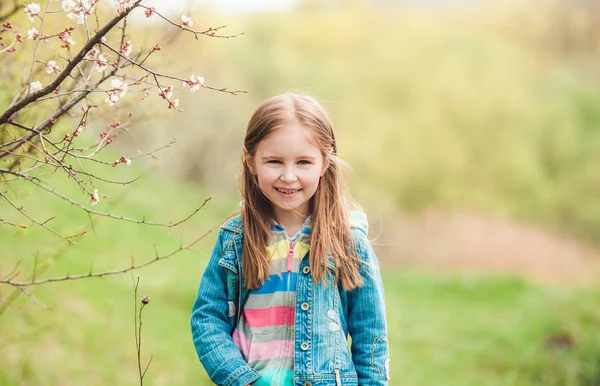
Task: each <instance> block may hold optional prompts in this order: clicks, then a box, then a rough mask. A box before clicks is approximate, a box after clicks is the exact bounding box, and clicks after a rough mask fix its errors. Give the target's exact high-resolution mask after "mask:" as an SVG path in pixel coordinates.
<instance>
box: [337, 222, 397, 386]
mask: <svg viewBox="0 0 600 386" xmlns="http://www.w3.org/2000/svg"><path fill="white" fill-rule="evenodd" d="M353 233H354V241H355V243H356V248H357V252H358V255H359V256H360V258H361V260H362V264H361V266H360V267H359V269H360V272H361V276H362V277H363V280H364V285H363V286H362V287H358V288H355V289H353V290H351V291H348V292H347V301H348V316H347V317H348V332H349V334H350V336H351V337H352V347H351V350H352V361H353V362H354V367H355V368H356V372H357V374H358V384H359V386H387V384H388V379H389V348H388V339H387V324H386V311H385V300H384V295H383V283H382V281H381V272H380V270H379V263H378V261H377V257H376V256H375V252H374V251H373V247H372V246H371V243H370V242H369V240H368V239H367V237H366V235H365V234H364V233H363V232H362V231H360V230H353Z"/></svg>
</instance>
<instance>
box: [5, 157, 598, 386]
mask: <svg viewBox="0 0 600 386" xmlns="http://www.w3.org/2000/svg"><path fill="white" fill-rule="evenodd" d="M122 170H123V171H122V173H125V174H128V173H131V174H132V175H134V174H135V173H144V172H143V171H142V169H135V168H134V167H132V168H131V169H127V170H125V169H122ZM125 174H123V175H121V177H123V178H124V177H126V175H125ZM129 177H130V176H129ZM52 181H53V185H54V186H57V187H58V188H60V189H62V191H64V192H67V193H69V194H71V195H72V197H75V198H77V199H78V200H81V201H82V202H87V200H88V199H87V197H85V196H82V195H81V194H80V193H78V192H77V191H76V190H73V189H70V188H69V185H68V184H67V183H66V182H65V181H64V180H61V179H60V178H54V179H53V180H52ZM13 186H14V185H13ZM14 188H15V191H14V192H16V193H18V194H19V197H20V198H19V199H18V200H15V202H16V203H18V204H19V205H25V207H26V208H27V209H28V210H29V213H30V214H31V215H35V216H36V217H38V218H45V216H49V215H51V214H56V215H58V217H57V218H56V220H53V221H52V222H51V224H53V226H55V229H57V230H60V231H61V232H63V233H65V234H70V233H75V232H78V231H80V230H82V229H88V230H89V233H88V234H87V235H85V236H84V237H82V238H81V240H80V241H79V242H78V244H77V245H76V246H72V247H69V248H65V246H64V244H65V243H64V242H63V241H62V240H60V239H59V238H57V237H55V236H53V235H51V234H50V233H48V232H47V231H45V230H42V229H39V227H37V228H36V227H33V228H31V229H27V230H21V229H16V228H13V227H3V228H2V229H1V232H0V244H1V245H2V248H1V250H0V254H1V259H0V272H4V273H5V272H8V271H10V270H12V268H13V266H14V264H15V263H16V262H17V261H21V265H20V268H19V269H20V271H21V272H23V275H22V278H23V279H24V278H26V277H27V274H26V273H27V272H29V274H30V273H31V267H32V266H33V261H34V258H35V257H34V256H35V255H36V254H37V255H38V261H40V263H39V264H38V272H39V271H40V270H41V269H42V268H43V267H47V268H46V271H45V272H43V273H38V275H39V276H41V277H50V276H55V275H59V276H60V275H65V274H67V273H70V274H77V273H86V272H88V271H89V270H90V265H91V264H92V263H93V267H94V270H95V271H99V270H103V269H116V268H123V267H127V266H128V265H129V264H130V262H131V259H132V256H133V257H134V258H135V261H136V262H141V261H146V260H148V259H151V258H153V256H154V247H153V245H156V249H157V250H158V252H159V253H160V254H163V253H167V252H169V251H170V250H172V249H174V248H177V247H178V246H179V245H180V243H181V242H182V241H183V243H184V244H185V243H187V242H189V241H191V240H193V239H194V238H195V237H197V236H199V235H200V234H202V233H203V232H204V231H205V230H206V229H208V228H209V227H211V226H213V225H215V224H217V223H218V222H219V221H220V220H222V219H223V218H224V217H225V216H226V215H227V213H228V212H229V211H230V210H231V209H234V208H235V207H236V205H237V204H236V201H237V200H236V198H235V197H224V196H217V197H215V198H214V199H213V200H212V201H211V202H210V203H209V205H208V206H207V207H206V208H205V209H203V210H202V211H201V212H200V213H198V214H197V215H196V216H195V217H193V218H192V219H191V220H190V221H188V222H187V223H185V224H182V225H180V226H178V227H176V228H173V229H170V230H169V229H166V228H159V227H151V226H147V225H139V224H133V223H127V222H123V221H117V220H111V219H107V218H100V217H92V219H93V223H94V226H93V228H92V227H91V225H90V218H88V216H87V215H84V214H82V213H81V212H80V211H78V210H76V208H73V207H71V206H70V205H64V203H62V202H59V201H55V200H52V199H50V196H48V195H45V194H42V193H41V192H36V191H34V190H30V189H31V188H30V187H29V186H27V185H22V186H14ZM101 193H104V194H107V195H109V196H110V197H103V198H102V199H101V203H100V205H98V206H97V207H94V208H95V209H98V210H100V211H110V212H111V213H114V214H120V215H126V216H132V217H136V218H142V217H145V218H146V219H147V220H149V221H165V222H166V221H170V220H178V219H180V218H183V217H185V215H186V214H187V213H189V212H191V211H192V210H193V209H194V208H195V207H197V206H198V205H199V204H201V203H202V202H203V200H204V198H205V193H204V192H201V191H200V190H199V189H198V188H197V187H194V186H191V185H185V184H182V183H174V182H170V181H165V180H159V179H156V178H155V177H152V175H146V176H145V177H143V178H142V179H141V180H140V181H138V182H136V183H135V184H134V186H132V187H130V188H123V187H119V188H115V189H113V190H111V189H109V188H108V187H106V188H103V190H101ZM0 209H1V212H2V216H3V217H4V218H5V219H6V220H8V221H12V222H17V223H21V224H25V225H28V224H27V223H26V222H25V221H24V219H23V218H22V217H19V215H18V213H17V212H15V211H14V210H12V209H11V208H9V207H8V206H7V204H6V203H5V202H2V203H1V204H0ZM214 237H215V234H214V233H213V234H211V235H210V236H209V237H208V238H207V240H205V241H204V242H202V243H200V245H199V246H198V247H197V248H195V253H192V252H189V251H184V252H181V253H180V254H177V255H175V256H173V257H171V258H169V259H168V260H166V261H162V262H158V263H156V264H154V265H151V266H149V267H146V268H143V269H141V270H138V271H136V272H135V273H134V275H135V277H136V278H137V277H139V278H140V289H139V293H140V295H148V296H150V297H151V298H152V301H151V303H150V304H149V305H148V306H147V307H146V308H145V310H144V314H143V331H142V336H143V341H142V358H143V361H144V362H146V361H148V360H149V359H150V357H151V356H152V363H151V365H150V368H149V370H148V373H147V376H146V378H145V383H146V384H147V385H189V384H196V385H209V384H211V383H210V381H209V380H208V378H207V376H206V374H205V373H204V371H203V369H202V366H201V365H200V364H199V362H198V360H197V358H196V354H195V350H194V348H193V345H192V342H191V336H190V329H189V313H190V308H191V305H192V302H193V300H194V297H195V292H196V289H197V286H198V283H199V279H200V276H201V274H202V270H203V269H204V267H205V265H206V263H207V258H208V253H209V251H210V248H211V246H212V242H213V241H214ZM384 272H385V274H384V283H385V290H386V296H387V299H386V300H387V305H388V324H389V341H390V345H391V351H392V355H391V357H392V362H391V375H392V381H391V383H390V384H391V385H460V386H467V385H561V386H563V385H598V384H600V330H599V329H598V325H599V324H600V289H599V288H586V289H584V288H564V287H549V286H540V285H536V284H533V283H530V282H527V281H526V280H524V279H520V278H516V277H501V276H486V275H476V274H466V273H464V274H460V273H458V274H456V273H455V274H451V275H449V274H434V273H430V272H425V271H416V270H414V269H413V270H407V269H404V268H402V267H397V266H393V265H392V264H390V265H388V266H384ZM30 290H31V289H30ZM12 292H13V290H12V289H11V288H10V287H8V286H0V297H1V298H2V301H3V302H6V301H7V299H8V298H9V297H10V296H11V293H12ZM31 292H32V295H33V296H34V297H35V299H36V301H37V302H39V303H41V304H43V305H44V306H45V307H48V308H49V309H45V308H43V307H42V306H40V305H38V304H36V303H35V302H33V301H32V300H30V299H29V298H27V297H26V296H20V297H19V298H18V299H17V300H16V301H15V302H14V303H13V304H11V305H10V306H9V307H8V308H7V310H6V311H5V312H4V313H3V314H1V315H0V384H1V385H8V386H10V385H58V384H60V385H80V384H86V385H128V384H136V383H139V380H138V379H137V364H136V350H135V343H134V321H133V313H134V309H133V284H132V277H131V275H129V274H123V275H119V276H111V277H106V278H102V279H95V278H94V279H84V280H79V281H71V282H61V283H51V284H46V285H43V286H39V287H36V288H34V289H32V291H31ZM0 304H2V303H0Z"/></svg>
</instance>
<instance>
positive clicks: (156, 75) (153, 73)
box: [101, 43, 248, 95]
mask: <svg viewBox="0 0 600 386" xmlns="http://www.w3.org/2000/svg"><path fill="white" fill-rule="evenodd" d="M101 44H102V45H103V46H105V47H106V48H108V49H109V50H111V51H112V52H114V53H115V54H117V55H118V56H119V57H121V58H123V59H125V60H127V61H128V62H129V63H131V64H132V65H134V66H137V67H139V68H141V69H142V70H144V71H147V72H149V73H150V74H152V75H154V77H155V78H156V77H161V78H165V79H172V80H176V81H179V82H183V83H189V82H188V80H187V79H183V78H180V77H177V76H172V75H165V74H161V73H158V72H156V71H153V70H151V69H149V68H146V67H144V66H143V65H142V64H141V63H137V62H134V61H133V60H131V59H129V58H128V57H127V56H125V55H123V54H121V53H120V52H119V51H117V50H115V49H114V48H112V47H111V46H109V45H108V44H106V43H101ZM156 86H157V87H158V88H161V86H160V84H159V83H158V80H157V81H156ZM200 86H201V87H202V88H207V89H209V90H213V91H219V92H224V93H228V94H231V95H237V94H247V93H248V92H247V91H244V90H233V91H230V90H227V88H226V87H225V88H217V87H211V86H205V85H203V84H201V85H200ZM161 90H162V89H161Z"/></svg>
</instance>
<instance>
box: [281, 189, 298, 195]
mask: <svg viewBox="0 0 600 386" xmlns="http://www.w3.org/2000/svg"><path fill="white" fill-rule="evenodd" d="M277 190H279V191H280V192H281V193H286V194H292V193H296V192H297V191H298V189H293V190H286V189H277Z"/></svg>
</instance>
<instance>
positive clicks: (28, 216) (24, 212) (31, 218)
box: [0, 192, 87, 245]
mask: <svg viewBox="0 0 600 386" xmlns="http://www.w3.org/2000/svg"><path fill="white" fill-rule="evenodd" d="M0 197H2V198H4V199H5V200H6V201H7V202H8V203H9V204H10V205H11V206H12V207H13V208H15V209H16V210H17V211H19V212H20V213H21V214H22V215H23V216H25V217H27V218H28V219H29V220H31V221H33V222H34V223H36V224H37V225H39V226H41V227H42V228H44V229H46V230H47V231H50V232H51V233H53V234H54V235H56V236H58V237H60V238H61V239H63V240H65V241H67V242H68V243H69V244H71V245H74V244H77V243H76V242H74V241H72V240H70V239H72V238H74V237H77V236H82V235H84V234H86V233H87V231H83V232H80V233H78V234H75V235H72V236H63V235H61V234H60V233H58V232H57V231H55V230H54V229H52V228H50V227H48V226H46V223H48V222H49V221H52V220H53V219H54V218H55V217H50V218H49V219H48V220H46V221H44V222H39V221H38V220H36V219H34V218H33V217H31V216H30V215H28V214H27V212H26V211H25V210H24V209H23V207H21V208H19V207H18V206H16V205H15V204H14V203H13V202H12V201H11V200H10V199H9V198H8V197H6V196H5V195H4V193H2V192H0Z"/></svg>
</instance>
